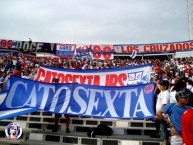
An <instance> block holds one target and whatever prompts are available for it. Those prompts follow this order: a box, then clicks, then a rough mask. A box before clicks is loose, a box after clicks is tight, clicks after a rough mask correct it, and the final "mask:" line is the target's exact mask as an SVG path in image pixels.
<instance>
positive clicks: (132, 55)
mask: <svg viewBox="0 0 193 145" xmlns="http://www.w3.org/2000/svg"><path fill="white" fill-rule="evenodd" d="M136 56H137V51H136V50H133V52H132V53H131V55H130V57H131V58H132V59H134V58H135V57H136Z"/></svg>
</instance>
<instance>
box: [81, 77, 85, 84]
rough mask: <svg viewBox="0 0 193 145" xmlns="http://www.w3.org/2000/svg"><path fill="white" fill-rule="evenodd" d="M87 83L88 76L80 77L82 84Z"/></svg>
mask: <svg viewBox="0 0 193 145" xmlns="http://www.w3.org/2000/svg"><path fill="white" fill-rule="evenodd" d="M85 83H86V76H83V75H80V84H85Z"/></svg>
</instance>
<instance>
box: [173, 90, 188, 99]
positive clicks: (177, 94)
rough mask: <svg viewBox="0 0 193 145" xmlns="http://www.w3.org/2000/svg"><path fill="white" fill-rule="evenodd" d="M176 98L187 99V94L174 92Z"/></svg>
mask: <svg viewBox="0 0 193 145" xmlns="http://www.w3.org/2000/svg"><path fill="white" fill-rule="evenodd" d="M176 97H178V98H185V97H189V94H187V93H186V92H185V91H179V92H176Z"/></svg>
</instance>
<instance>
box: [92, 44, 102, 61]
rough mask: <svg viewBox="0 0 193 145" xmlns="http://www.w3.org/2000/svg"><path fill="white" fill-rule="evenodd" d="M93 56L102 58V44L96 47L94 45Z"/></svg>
mask: <svg viewBox="0 0 193 145" xmlns="http://www.w3.org/2000/svg"><path fill="white" fill-rule="evenodd" d="M93 51H94V52H93V53H94V54H93V57H94V58H100V57H101V54H100V51H101V48H100V46H98V45H95V46H94V47H93Z"/></svg>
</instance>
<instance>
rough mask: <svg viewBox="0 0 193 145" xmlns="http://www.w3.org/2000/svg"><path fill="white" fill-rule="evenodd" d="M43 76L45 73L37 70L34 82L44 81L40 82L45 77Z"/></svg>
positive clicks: (42, 70) (40, 69)
mask: <svg viewBox="0 0 193 145" xmlns="http://www.w3.org/2000/svg"><path fill="white" fill-rule="evenodd" d="M45 74H46V71H45V70H44V69H42V68H39V69H38V73H37V75H36V78H35V80H36V81H44V80H42V78H44V77H45Z"/></svg>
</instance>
